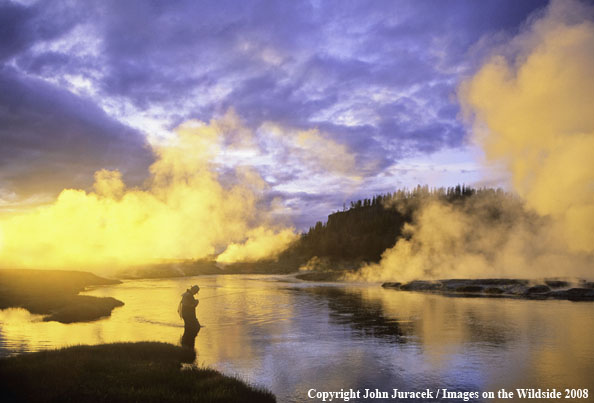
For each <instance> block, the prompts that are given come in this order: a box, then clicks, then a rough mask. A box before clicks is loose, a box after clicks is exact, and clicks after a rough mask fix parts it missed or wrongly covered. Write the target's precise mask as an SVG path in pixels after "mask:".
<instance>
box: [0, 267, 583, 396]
mask: <svg viewBox="0 0 594 403" xmlns="http://www.w3.org/2000/svg"><path fill="white" fill-rule="evenodd" d="M279 279H280V280H284V281H277V280H279ZM195 283H197V284H199V285H200V287H201V290H200V293H199V294H198V298H199V300H200V304H199V305H198V310H197V313H198V319H199V320H200V323H201V324H202V325H204V327H203V328H202V329H201V331H200V333H199V334H198V337H197V339H196V343H195V347H196V351H197V359H196V362H197V363H198V364H200V365H202V364H204V365H208V366H212V367H214V368H217V369H220V370H223V371H224V372H226V373H230V374H237V375H239V376H241V377H242V378H244V379H246V380H248V381H251V382H254V383H256V384H260V385H263V386H266V387H268V388H269V389H271V390H272V391H273V392H274V393H275V394H277V396H278V397H279V400H280V401H301V400H303V398H305V397H306V393H307V390H309V389H310V388H318V389H323V390H340V388H350V387H353V388H357V387H363V388H364V387H370V388H375V387H378V388H380V389H381V388H386V389H387V390H391V388H393V387H396V388H400V389H403V388H404V389H407V390H413V389H415V388H416V389H423V388H426V387H447V388H456V387H457V388H461V389H465V388H466V389H468V388H473V389H477V390H498V389H499V388H506V389H510V388H514V387H540V388H552V387H557V388H564V387H575V388H585V387H589V388H590V389H591V390H592V388H593V387H594V382H593V381H592V379H590V378H591V374H592V373H594V347H593V345H594V343H592V342H593V341H594V340H593V336H592V335H593V334H594V304H591V303H572V302H567V301H526V300H511V299H482V298H448V297H444V296H439V295H431V294H423V293H414V292H398V291H394V290H385V289H382V288H381V287H379V285H368V284H367V285H344V284H343V285H330V286H328V285H326V286H324V285H319V284H310V283H301V282H295V281H292V280H290V279H289V281H287V279H283V278H277V277H273V276H203V277H197V278H185V279H158V280H133V281H126V282H124V283H123V284H120V285H117V286H111V287H103V288H97V289H94V290H91V291H88V292H87V293H88V294H91V295H96V296H112V297H115V298H118V299H120V300H122V301H124V302H125V306H123V307H120V308H116V309H115V310H114V311H113V313H112V316H111V317H110V318H105V319H101V320H98V321H95V322H90V323H75V324H61V323H57V322H43V321H42V320H41V316H38V315H31V314H29V313H28V312H27V311H25V310H22V309H7V310H2V311H0V353H3V354H4V355H6V353H7V352H22V351H34V350H40V349H46V348H53V347H61V346H66V345H72V344H98V343H105V342H116V341H140V340H157V341H163V342H169V343H173V344H179V343H180V338H181V335H182V333H183V322H182V321H181V319H179V317H178V316H177V312H176V309H177V304H178V302H179V299H180V297H181V294H182V293H183V292H184V291H185V289H186V288H188V287H190V286H191V285H192V284H195Z"/></svg>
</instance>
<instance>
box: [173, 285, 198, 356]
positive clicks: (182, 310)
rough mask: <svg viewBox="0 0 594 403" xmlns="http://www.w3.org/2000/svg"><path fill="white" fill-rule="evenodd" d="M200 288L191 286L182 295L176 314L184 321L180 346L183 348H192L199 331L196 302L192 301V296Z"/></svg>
mask: <svg viewBox="0 0 594 403" xmlns="http://www.w3.org/2000/svg"><path fill="white" fill-rule="evenodd" d="M198 291H200V287H198V286H197V285H193V286H192V287H191V288H188V289H187V290H186V292H184V293H183V294H182V299H181V301H180V303H179V307H178V310H177V311H178V313H179V316H180V317H181V318H182V319H183V320H184V334H183V336H182V341H181V344H182V346H185V347H190V348H194V343H195V340H196V336H197V335H198V332H199V331H200V322H198V319H197V318H196V307H197V306H198V300H196V299H194V295H196V294H198Z"/></svg>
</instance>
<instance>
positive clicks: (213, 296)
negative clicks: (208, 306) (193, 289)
mask: <svg viewBox="0 0 594 403" xmlns="http://www.w3.org/2000/svg"><path fill="white" fill-rule="evenodd" d="M246 292H247V290H244V291H238V292H229V293H226V294H218V295H211V296H210V297H204V298H198V300H199V301H203V300H205V299H210V298H216V297H224V296H226V295H235V294H244V293H246Z"/></svg>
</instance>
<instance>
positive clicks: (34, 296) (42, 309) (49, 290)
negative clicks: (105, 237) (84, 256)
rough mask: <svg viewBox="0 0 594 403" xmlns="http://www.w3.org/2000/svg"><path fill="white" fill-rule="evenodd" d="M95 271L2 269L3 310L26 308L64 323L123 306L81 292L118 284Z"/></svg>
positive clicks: (0, 299) (93, 317)
mask: <svg viewBox="0 0 594 403" xmlns="http://www.w3.org/2000/svg"><path fill="white" fill-rule="evenodd" d="M119 283H120V281H118V280H110V279H106V278H102V277H99V276H96V275H94V274H93V273H87V272H81V271H65V270H0V309H3V308H17V307H20V308H25V309H27V310H28V311H29V312H31V313H36V314H45V315H48V316H46V317H45V318H44V320H46V321H50V320H55V321H58V322H62V323H72V322H82V321H91V320H96V319H99V318H102V317H105V316H109V315H111V311H112V310H113V309H114V308H116V307H118V306H122V305H124V303H123V302H122V301H119V300H117V299H115V298H111V297H104V298H101V297H92V296H88V295H78V293H79V292H80V291H82V290H84V289H85V288H86V287H89V286H96V285H110V284H119Z"/></svg>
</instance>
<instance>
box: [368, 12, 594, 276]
mask: <svg viewBox="0 0 594 403" xmlns="http://www.w3.org/2000/svg"><path fill="white" fill-rule="evenodd" d="M593 21H594V10H593V8H592V7H591V6H587V5H585V4H582V3H579V2H577V1H553V2H552V3H551V4H550V5H549V7H548V8H547V9H546V10H545V12H544V13H543V14H541V15H540V16H539V17H538V18H536V19H533V20H532V21H531V22H530V23H529V24H528V25H527V27H526V28H525V30H524V32H522V33H521V34H519V35H518V36H517V37H515V38H513V39H512V40H511V41H510V43H508V44H506V46H505V48H504V49H495V50H494V51H493V53H492V54H491V56H490V58H488V60H487V61H486V62H485V63H484V64H483V66H482V67H481V68H480V69H479V70H478V72H477V73H476V74H475V75H474V76H473V77H471V78H469V79H468V80H466V81H465V82H463V83H462V85H461V87H460V90H459V98H460V101H461V103H462V106H463V109H464V114H465V118H466V119H467V120H468V121H469V122H470V123H471V124H472V127H473V140H474V141H476V142H477V143H478V144H480V145H481V147H482V148H483V150H484V152H485V155H486V158H487V162H488V163H495V162H496V163H503V164H504V166H505V167H506V168H507V170H508V171H509V173H510V175H511V178H512V185H513V188H514V190H515V191H516V192H517V194H518V195H519V198H520V199H518V200H516V201H514V200H512V199H509V198H507V197H504V196H502V195H501V194H498V193H497V192H492V193H489V192H486V193H484V194H483V195H482V196H480V197H478V198H477V197H473V198H470V199H468V200H467V202H466V203H463V204H461V205H446V204H443V203H441V202H439V200H438V199H435V198H433V199H429V200H427V202H426V203H425V204H424V205H422V206H421V207H420V208H419V210H418V212H417V214H416V217H415V220H414V223H413V224H412V225H409V226H407V227H406V228H405V232H406V237H405V238H403V239H400V240H399V241H398V242H397V243H396V245H395V246H394V247H393V248H391V249H389V250H387V251H385V252H384V254H383V256H382V260H381V262H380V263H379V264H377V265H375V264H373V265H369V266H366V267H364V268H362V270H361V271H360V273H359V274H358V276H357V277H358V278H364V279H370V280H411V279H415V278H452V277H479V278H480V277H493V276H506V277H529V278H536V277H543V276H555V275H556V276H583V277H592V268H593V267H594V259H593V252H594V162H593V160H592V158H593V155H594V154H593V152H594V113H593V111H594V80H593V79H592V72H594V22H593ZM492 212H497V214H496V217H497V219H493V216H492V214H491V213H492Z"/></svg>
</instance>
